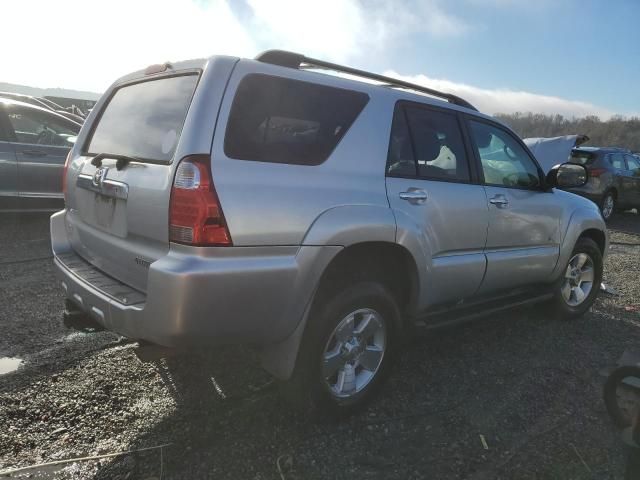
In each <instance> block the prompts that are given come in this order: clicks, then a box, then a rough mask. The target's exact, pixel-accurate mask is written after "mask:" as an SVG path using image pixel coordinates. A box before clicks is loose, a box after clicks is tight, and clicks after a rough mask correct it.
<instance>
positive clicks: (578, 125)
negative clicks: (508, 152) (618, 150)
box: [496, 113, 640, 152]
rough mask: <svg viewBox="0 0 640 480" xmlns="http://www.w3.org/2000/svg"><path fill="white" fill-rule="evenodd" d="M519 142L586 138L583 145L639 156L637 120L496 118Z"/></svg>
mask: <svg viewBox="0 0 640 480" xmlns="http://www.w3.org/2000/svg"><path fill="white" fill-rule="evenodd" d="M496 117H497V118H499V119H500V120H502V121H503V122H504V123H506V124H507V125H509V126H510V127H511V128H512V129H513V130H514V131H515V132H516V133H517V134H518V135H520V136H521V137H522V138H532V137H559V136H562V135H574V134H577V135H580V134H582V135H587V136H588V137H589V139H590V140H589V141H588V142H586V143H585V145H593V146H598V147H622V148H628V149H629V150H631V151H632V152H640V118H638V117H632V118H626V117H621V116H614V117H611V118H610V119H609V120H605V121H603V120H600V118H598V117H597V116H588V117H581V118H566V117H563V116H562V115H546V114H542V113H513V114H503V113H499V114H497V115H496Z"/></svg>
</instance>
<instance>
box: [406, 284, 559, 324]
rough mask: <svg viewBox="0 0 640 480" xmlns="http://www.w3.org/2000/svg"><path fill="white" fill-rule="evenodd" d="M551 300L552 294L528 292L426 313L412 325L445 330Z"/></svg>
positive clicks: (418, 317)
mask: <svg viewBox="0 0 640 480" xmlns="http://www.w3.org/2000/svg"><path fill="white" fill-rule="evenodd" d="M551 298H553V293H550V292H537V293H535V294H532V292H531V291H530V292H528V293H526V294H519V295H513V296H511V297H507V298H506V299H505V298H504V297H503V298H502V299H500V300H493V301H487V302H483V303H475V304H470V305H465V306H459V307H454V308H450V309H446V310H441V311H437V312H433V313H427V314H425V315H421V316H417V317H416V318H415V319H414V321H413V324H414V326H415V328H416V329H418V330H434V329H438V328H445V327H450V326H453V325H458V324H461V323H465V322H469V321H471V320H475V319H477V318H481V317H486V316H488V315H492V314H494V313H498V312H502V311H504V310H509V309H512V308H516V307H522V306H525V305H533V304H535V303H540V302H544V301H546V300H550V299H551Z"/></svg>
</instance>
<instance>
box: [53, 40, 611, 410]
mask: <svg viewBox="0 0 640 480" xmlns="http://www.w3.org/2000/svg"><path fill="white" fill-rule="evenodd" d="M305 67H307V68H308V67H312V68H321V69H331V70H335V71H339V72H342V73H347V74H349V75H351V76H359V77H364V78H366V79H368V80H372V81H378V82H381V83H383V85H377V84H372V83H365V82H362V81H357V80H355V79H353V78H342V77H340V76H334V75H327V74H323V73H319V72H316V71H308V69H307V68H305ZM434 96H435V97H437V98H440V99H443V100H444V101H442V100H438V99H436V98H433V97H434ZM95 108H96V110H97V111H98V114H97V115H92V117H91V118H90V120H89V124H87V125H86V126H85V128H83V129H82V131H81V133H80V135H79V136H78V141H77V142H76V145H75V146H74V148H73V150H72V152H71V154H70V155H69V158H68V161H67V170H66V177H65V178H66V186H67V190H66V194H65V200H66V208H65V209H64V210H62V211H60V212H58V213H56V214H55V215H53V216H52V217H51V242H52V249H53V252H54V262H55V265H56V269H57V273H58V275H59V278H60V281H61V285H62V288H63V289H64V291H65V296H66V297H67V308H68V309H69V311H70V312H76V313H82V312H84V313H85V314H86V315H87V316H86V317H85V318H86V319H87V320H86V321H90V322H95V323H98V324H99V325H100V326H102V327H104V328H107V329H109V330H113V331H115V332H118V333H120V334H122V335H125V336H128V337H131V338H135V339H144V340H147V341H149V342H153V343H156V344H160V345H165V346H169V347H182V348H193V347H196V346H204V347H206V348H212V346H213V345H216V344H221V343H243V344H247V345H253V346H255V347H257V348H259V349H260V351H261V355H262V361H263V365H264V366H265V368H266V369H267V370H268V371H270V372H271V373H273V374H274V375H276V376H277V377H279V378H281V379H286V380H288V384H287V386H286V388H285V390H286V391H287V392H289V394H290V396H291V398H293V399H295V400H296V401H298V402H300V403H302V404H303V405H305V406H315V407H317V408H319V409H322V410H326V411H330V412H334V413H335V412H338V413H339V412H346V411H351V410H354V409H359V408H362V405H363V403H364V402H365V401H366V400H367V399H368V398H370V397H371V395H372V393H373V392H374V391H375V389H376V388H377V387H378V386H380V384H381V382H382V380H383V379H384V377H385V375H386V374H387V373H388V372H389V367H390V363H391V361H392V359H393V358H394V356H395V355H396V354H397V353H399V352H400V350H401V346H402V343H401V342H400V339H401V337H402V336H403V335H406V334H407V333H409V332H412V331H414V330H415V329H424V328H430V327H435V326H442V325H445V324H448V323H451V322H455V321H460V320H462V319H470V318H474V317H477V316H478V315H479V314H480V313H482V312H485V313H486V312H488V311H496V310H498V309H501V308H507V307H509V306H514V305H520V304H523V303H533V302H541V301H546V302H548V305H549V308H550V309H551V310H552V311H553V312H555V313H556V314H558V315H560V316H562V317H564V318H575V317H579V316H580V315H582V314H583V313H584V312H585V311H586V310H587V309H588V308H589V307H590V305H591V304H592V303H593V301H594V299H595V298H596V296H597V294H598V290H599V288H598V286H599V285H600V281H601V278H602V269H603V257H604V255H605V253H606V251H607V243H608V241H607V234H606V227H605V224H604V221H603V220H602V217H601V216H600V213H599V211H598V209H597V207H596V206H595V205H594V204H593V203H592V202H590V201H588V200H586V199H583V198H580V197H579V196H576V195H572V194H569V193H567V192H564V191H561V190H557V189H554V188H553V187H554V186H557V185H561V186H571V185H581V184H583V183H584V182H585V181H586V178H587V173H586V169H585V168H584V167H583V166H582V165H575V164H564V165H561V166H558V167H556V168H554V169H552V170H551V171H550V172H549V174H548V175H547V176H545V175H544V174H543V172H542V170H541V169H540V167H539V165H538V164H537V162H536V160H535V158H534V157H533V156H532V154H531V152H529V150H528V149H527V147H526V146H525V145H524V144H523V142H522V140H520V139H519V138H518V137H517V136H516V135H515V134H514V133H513V132H512V131H511V130H510V129H509V128H508V127H506V126H505V125H503V124H501V123H500V122H498V121H496V120H495V119H493V118H491V117H488V116H486V115H483V114H481V113H479V112H478V111H477V110H476V109H475V108H474V107H473V106H472V105H470V104H469V103H468V102H466V101H465V100H463V99H461V98H459V97H456V96H454V95H450V94H446V93H443V92H439V91H435V90H431V89H428V88H425V87H421V86H418V85H413V84H409V83H406V82H402V81H399V80H395V79H392V78H388V77H383V76H379V75H375V74H371V73H368V72H363V71H359V70H355V69H351V68H349V67H343V66H340V65H335V64H331V63H328V62H323V61H321V60H316V59H311V58H307V57H304V56H302V55H297V54H294V53H289V52H281V51H270V52H265V53H264V54H262V55H260V56H259V57H258V58H257V59H256V60H247V59H239V58H233V57H226V56H220V57H212V58H210V59H208V60H194V61H188V62H181V63H175V64H164V65H155V66H151V67H149V68H148V69H146V70H144V71H139V72H135V73H132V74H130V75H127V76H126V77H123V78H121V79H120V80H118V81H117V82H116V83H115V84H113V85H112V86H111V87H110V88H109V90H108V91H107V92H106V93H105V95H104V96H103V97H102V98H101V100H100V101H99V102H98V103H97V104H96V107H95ZM68 318H77V315H76V316H73V315H72V316H70V317H68ZM95 323H94V325H95ZM416 381H421V380H420V379H416Z"/></svg>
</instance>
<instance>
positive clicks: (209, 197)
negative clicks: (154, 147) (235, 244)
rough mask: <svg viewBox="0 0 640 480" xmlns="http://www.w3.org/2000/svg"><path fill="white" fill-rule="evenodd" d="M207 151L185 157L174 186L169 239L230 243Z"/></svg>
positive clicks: (219, 244) (196, 242)
mask: <svg viewBox="0 0 640 480" xmlns="http://www.w3.org/2000/svg"><path fill="white" fill-rule="evenodd" d="M209 164H210V158H209V156H207V155H193V156H189V157H185V158H183V159H182V161H181V162H180V164H179V165H178V168H177V169H176V175H175V178H174V180H173V187H172V188H171V200H170V203H169V240H170V241H172V242H176V243H184V244H187V245H194V246H230V245H232V243H231V235H230V234H229V229H228V228H227V223H226V222H225V219H224V215H223V213H222V208H221V207H220V201H219V200H218V195H217V194H216V191H215V188H214V186H213V178H212V177H211V171H210V169H209Z"/></svg>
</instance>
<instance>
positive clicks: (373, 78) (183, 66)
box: [115, 50, 506, 126]
mask: <svg viewBox="0 0 640 480" xmlns="http://www.w3.org/2000/svg"><path fill="white" fill-rule="evenodd" d="M270 55H283V56H284V58H285V60H282V58H281V57H276V60H273V59H272V58H271V57H270ZM221 57H227V58H231V59H233V60H235V61H243V62H256V63H258V64H260V65H265V64H268V65H270V66H271V67H273V68H274V69H278V70H282V71H283V73H284V72H286V71H287V70H289V71H291V70H296V71H298V72H303V75H309V76H310V77H313V76H316V75H318V76H321V77H319V78H327V77H329V78H330V79H331V80H332V81H339V82H340V83H343V84H344V85H345V86H346V85H351V88H354V89H358V90H360V91H366V92H369V93H373V92H376V94H380V93H383V94H391V95H394V96H395V97H396V98H398V99H399V100H401V99H405V100H415V101H418V102H421V103H428V104H432V105H434V106H438V107H442V108H447V109H452V110H457V111H463V112H467V113H470V114H473V115H476V116H479V117H484V118H487V119H491V120H492V121H494V122H497V123H499V124H501V125H505V124H504V123H503V122H501V121H500V120H498V119H496V118H493V117H491V116H489V115H485V114H483V113H481V112H479V111H478V110H477V109H476V108H475V107H474V106H473V105H471V104H470V103H469V102H467V101H466V100H464V99H462V98H460V97H457V96H456V95H453V94H450V93H446V92H440V91H438V90H435V89H431V88H429V87H424V86H422V85H417V84H412V83H409V82H404V81H402V80H398V79H394V78H390V77H384V76H382V75H378V74H374V73H369V72H365V71H362V70H356V69H353V68H351V67H345V66H341V65H337V64H333V63H329V62H324V61H321V60H316V59H311V58H308V57H305V56H303V55H300V54H296V53H292V52H283V51H280V50H268V51H267V52H263V53H262V54H260V55H258V56H257V57H256V58H255V59H242V58H239V57H228V56H225V55H213V56H211V57H209V58H204V59H192V60H184V61H180V62H166V63H164V64H160V65H151V66H149V67H147V68H146V69H143V70H137V71H135V72H132V73H130V74H127V75H125V76H123V77H120V78H119V79H118V80H116V82H115V85H116V86H117V85H118V84H121V83H126V82H129V81H134V80H139V79H141V78H144V77H148V76H149V75H153V74H156V73H162V72H165V71H167V70H172V71H175V72H178V71H185V70H197V69H202V68H204V67H205V66H206V65H207V63H208V62H210V61H212V60H214V59H216V58H221ZM291 59H296V60H298V61H299V62H300V63H299V64H297V65H295V64H294V63H295V62H294V61H293V60H291ZM288 61H291V62H293V63H289V64H287V62H288ZM316 78H318V77H316ZM374 82H375V83H374ZM447 100H448V101H447ZM505 126H506V125H505Z"/></svg>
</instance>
